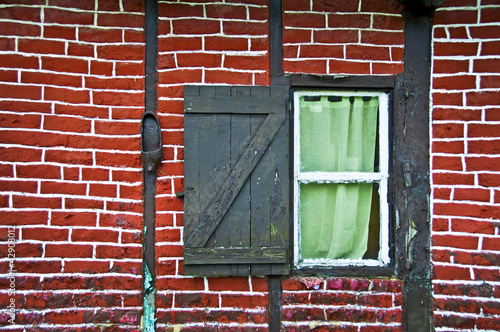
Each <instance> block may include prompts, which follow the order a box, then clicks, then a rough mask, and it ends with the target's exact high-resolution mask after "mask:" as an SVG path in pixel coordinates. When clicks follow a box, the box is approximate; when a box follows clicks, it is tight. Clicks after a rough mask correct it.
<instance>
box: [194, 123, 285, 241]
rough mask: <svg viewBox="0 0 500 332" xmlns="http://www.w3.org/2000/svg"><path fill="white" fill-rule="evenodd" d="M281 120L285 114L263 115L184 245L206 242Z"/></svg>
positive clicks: (272, 136)
mask: <svg viewBox="0 0 500 332" xmlns="http://www.w3.org/2000/svg"><path fill="white" fill-rule="evenodd" d="M284 120H285V115H284V114H269V115H268V116H267V117H266V120H265V121H264V123H263V124H262V126H261V127H260V129H259V131H258V132H257V134H256V135H255V137H254V138H253V140H252V142H251V143H250V145H249V146H248V148H247V149H246V150H245V152H244V154H243V156H242V157H241V159H240V160H239V161H238V164H237V165H236V166H235V168H234V169H233V171H232V172H231V174H230V175H229V177H228V178H227V180H226V181H225V183H224V185H223V186H222V188H221V189H220V190H219V192H218V193H217V195H216V197H215V198H214V200H213V201H212V203H211V204H210V206H209V207H208V209H207V210H206V211H205V213H204V215H203V217H202V218H201V219H200V221H199V223H198V224H197V225H196V228H195V230H194V232H193V233H192V234H191V236H190V237H189V238H188V240H187V241H186V246H188V247H203V246H204V245H205V243H206V242H207V240H208V238H209V237H210V236H211V235H212V233H213V232H214V230H215V228H216V227H217V225H218V224H219V222H220V220H221V219H222V217H223V216H224V214H225V213H226V211H227V210H228V209H229V206H230V205H231V203H232V202H233V200H234V198H235V197H236V195H237V194H238V192H239V191H240V189H241V187H242V186H243V184H244V182H245V180H246V179H247V178H248V176H249V175H250V173H251V172H252V170H253V168H254V167H255V165H256V164H257V162H258V161H259V159H260V158H261V157H262V155H263V154H264V152H265V150H266V149H267V146H268V145H269V143H270V142H271V140H272V139H273V138H274V135H275V134H276V132H277V131H278V129H279V128H280V126H281V124H282V123H283V121H284Z"/></svg>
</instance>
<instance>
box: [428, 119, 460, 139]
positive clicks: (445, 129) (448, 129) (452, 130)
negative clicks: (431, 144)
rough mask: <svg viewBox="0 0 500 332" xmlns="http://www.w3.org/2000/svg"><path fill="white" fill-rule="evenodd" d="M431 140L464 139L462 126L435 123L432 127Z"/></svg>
mask: <svg viewBox="0 0 500 332" xmlns="http://www.w3.org/2000/svg"><path fill="white" fill-rule="evenodd" d="M432 137H433V138H460V137H464V125H463V124H461V123H436V124H433V126H432Z"/></svg>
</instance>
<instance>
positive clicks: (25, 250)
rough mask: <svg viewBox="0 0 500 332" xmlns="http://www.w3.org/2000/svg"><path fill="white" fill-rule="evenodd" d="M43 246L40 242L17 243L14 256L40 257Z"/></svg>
mask: <svg viewBox="0 0 500 332" xmlns="http://www.w3.org/2000/svg"><path fill="white" fill-rule="evenodd" d="M42 253H43V247H42V244H41V243H36V244H33V243H17V244H16V256H17V257H32V258H34V257H42Z"/></svg>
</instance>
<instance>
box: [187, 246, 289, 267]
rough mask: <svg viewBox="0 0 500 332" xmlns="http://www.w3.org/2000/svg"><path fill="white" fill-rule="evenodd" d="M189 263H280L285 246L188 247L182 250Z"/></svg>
mask: <svg viewBox="0 0 500 332" xmlns="http://www.w3.org/2000/svg"><path fill="white" fill-rule="evenodd" d="M184 255H185V257H186V259H188V260H189V262H190V264H242V263H244V264H247V263H262V262H263V261H265V262H266V263H282V262H283V261H285V260H287V259H288V257H287V248H280V247H262V248H255V249H254V248H189V249H186V250H185V251H184Z"/></svg>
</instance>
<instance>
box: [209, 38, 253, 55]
mask: <svg viewBox="0 0 500 332" xmlns="http://www.w3.org/2000/svg"><path fill="white" fill-rule="evenodd" d="M205 50H206V51H248V39H247V38H239V37H225V36H207V37H205Z"/></svg>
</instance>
